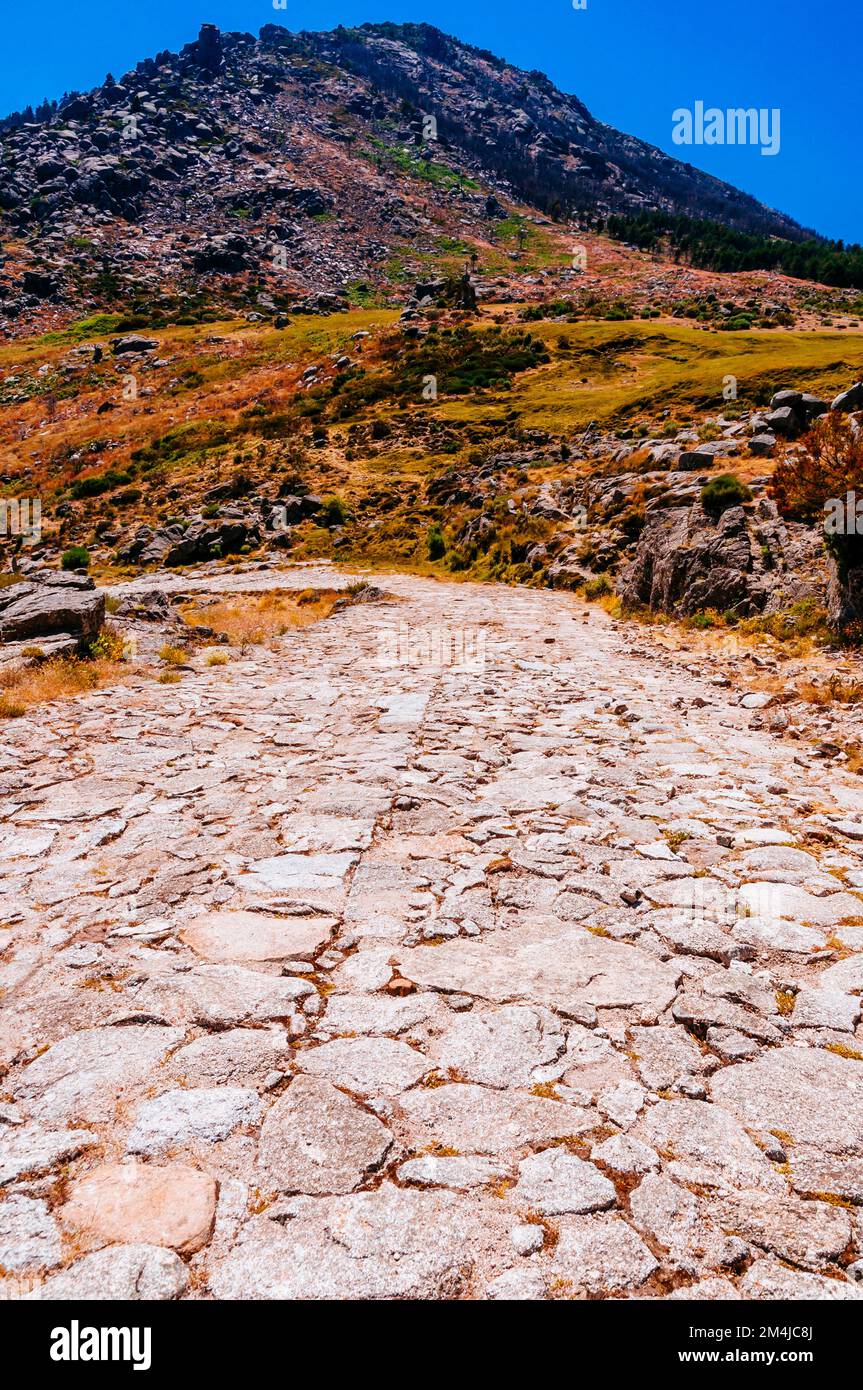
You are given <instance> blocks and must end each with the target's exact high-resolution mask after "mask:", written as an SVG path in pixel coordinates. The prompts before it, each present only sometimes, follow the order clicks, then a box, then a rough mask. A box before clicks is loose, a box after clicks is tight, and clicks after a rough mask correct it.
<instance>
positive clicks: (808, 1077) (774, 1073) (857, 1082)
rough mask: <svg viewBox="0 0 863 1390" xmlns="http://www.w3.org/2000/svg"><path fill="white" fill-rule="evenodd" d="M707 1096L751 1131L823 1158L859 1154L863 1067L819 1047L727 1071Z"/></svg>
mask: <svg viewBox="0 0 863 1390" xmlns="http://www.w3.org/2000/svg"><path fill="white" fill-rule="evenodd" d="M711 1092H712V1095H713V1100H714V1102H715V1106H717V1105H718V1106H722V1107H723V1109H725V1110H726V1111H728V1112H729V1113H730V1114H732V1115H735V1116H737V1118H738V1119H739V1120H741V1121H742V1122H743V1124H744V1125H746V1126H747V1128H749V1129H751V1130H771V1131H777V1132H780V1133H783V1134H787V1135H790V1137H791V1140H792V1141H793V1143H795V1144H803V1143H806V1144H812V1145H814V1146H816V1147H817V1148H818V1149H820V1150H821V1151H822V1152H826V1153H832V1154H842V1155H851V1154H863V1062H859V1061H855V1060H854V1059H853V1058H850V1057H837V1056H836V1054H835V1053H832V1052H826V1051H823V1050H821V1049H819V1048H807V1047H791V1048H782V1049H781V1050H779V1051H771V1052H768V1053H766V1054H765V1056H763V1057H759V1058H758V1059H757V1060H756V1061H754V1062H743V1063H741V1064H740V1065H739V1066H736V1067H725V1068H724V1069H723V1070H722V1071H720V1072H719V1073H718V1074H717V1075H716V1076H715V1077H714V1078H713V1081H712V1083H711ZM715 1106H714V1109H715ZM755 1186H760V1184H755Z"/></svg>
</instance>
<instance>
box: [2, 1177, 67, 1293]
mask: <svg viewBox="0 0 863 1390" xmlns="http://www.w3.org/2000/svg"><path fill="white" fill-rule="evenodd" d="M61 1254H62V1251H61V1247H60V1235H59V1232H58V1230H57V1223H56V1222H55V1221H54V1218H53V1217H52V1216H51V1214H50V1212H49V1211H48V1205H47V1203H46V1202H43V1201H41V1200H40V1199H38V1198H35V1197H25V1196H24V1195H23V1194H19V1193H14V1192H13V1193H12V1194H10V1196H8V1197H7V1198H6V1199H5V1201H2V1202H0V1268H2V1269H4V1270H6V1271H11V1272H16V1273H17V1272H18V1271H21V1270H28V1269H51V1268H53V1266H54V1265H57V1264H59V1263H60V1258H61Z"/></svg>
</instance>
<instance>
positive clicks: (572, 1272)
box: [552, 1216, 658, 1295]
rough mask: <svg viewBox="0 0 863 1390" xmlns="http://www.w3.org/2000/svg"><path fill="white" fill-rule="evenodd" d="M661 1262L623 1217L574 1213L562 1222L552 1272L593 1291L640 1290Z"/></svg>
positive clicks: (574, 1287)
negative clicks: (641, 1285)
mask: <svg viewBox="0 0 863 1390" xmlns="http://www.w3.org/2000/svg"><path fill="white" fill-rule="evenodd" d="M657 1268H658V1262H657V1260H656V1259H655V1257H654V1256H653V1255H652V1254H651V1253H650V1251H649V1250H648V1248H647V1246H646V1245H645V1244H644V1242H643V1241H642V1240H640V1239H639V1237H638V1236H637V1235H636V1233H635V1231H633V1229H632V1227H631V1226H629V1225H628V1224H627V1223H626V1221H624V1220H623V1218H622V1217H620V1216H572V1217H566V1218H565V1219H564V1220H563V1221H561V1223H560V1238H559V1240H558V1243H557V1246H556V1249H555V1252H554V1259H553V1261H552V1272H553V1274H554V1275H555V1276H556V1277H557V1278H558V1279H562V1280H565V1281H566V1282H567V1283H570V1284H572V1286H573V1289H574V1290H575V1289H583V1290H584V1291H585V1292H586V1293H590V1294H606V1295H607V1294H612V1293H618V1292H621V1291H623V1290H626V1289H636V1288H638V1286H639V1285H640V1284H643V1283H644V1281H645V1279H649V1278H650V1276H651V1274H653V1273H654V1271H655V1270H656V1269H657Z"/></svg>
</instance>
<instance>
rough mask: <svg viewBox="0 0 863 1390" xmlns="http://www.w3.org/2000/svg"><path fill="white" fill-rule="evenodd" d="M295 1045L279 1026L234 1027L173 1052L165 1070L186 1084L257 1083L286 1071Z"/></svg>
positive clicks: (232, 1084) (209, 1035)
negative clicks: (271, 1075) (274, 1072)
mask: <svg viewBox="0 0 863 1390" xmlns="http://www.w3.org/2000/svg"><path fill="white" fill-rule="evenodd" d="M290 1061H291V1049H290V1046H289V1043H288V1039H287V1037H286V1035H285V1033H284V1032H283V1031H282V1030H281V1029H279V1028H272V1029H269V1028H231V1029H229V1030H227V1031H226V1032H223V1033H212V1034H205V1035H204V1036H203V1037H201V1038H196V1039H195V1041H194V1042H190V1043H187V1044H186V1046H185V1047H180V1048H178V1049H177V1051H176V1052H174V1053H173V1054H172V1056H171V1057H170V1059H169V1061H168V1062H167V1063H166V1064H165V1071H166V1072H167V1073H168V1074H169V1075H170V1076H171V1077H173V1078H175V1079H176V1080H178V1081H180V1082H181V1083H182V1084H183V1085H184V1086H255V1085H260V1084H261V1082H263V1081H264V1080H265V1078H266V1077H268V1076H269V1075H270V1073H271V1072H273V1071H284V1070H286V1069H287V1068H288V1066H289V1065H290Z"/></svg>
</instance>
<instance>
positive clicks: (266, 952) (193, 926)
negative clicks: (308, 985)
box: [180, 911, 336, 964]
mask: <svg viewBox="0 0 863 1390" xmlns="http://www.w3.org/2000/svg"><path fill="white" fill-rule="evenodd" d="M335 924H336V919H335V918H333V917H318V918H303V917H272V916H267V915H266V914H265V913H262V912H237V911H234V912H207V913H205V914H204V915H203V916H201V917H194V918H193V919H192V920H191V921H190V922H188V923H187V924H186V925H185V926H184V927H183V929H182V930H181V932H180V936H181V938H182V939H183V941H185V943H186V945H187V946H191V948H192V950H193V951H194V952H195V953H196V955H199V956H202V957H203V959H204V960H208V961H212V962H214V963H218V964H225V963H231V962H237V961H267V960H273V961H278V960H312V959H313V958H314V956H315V955H316V954H317V952H318V951H319V950H320V949H321V947H322V946H324V945H325V944H326V942H327V941H328V939H329V935H330V932H331V930H332V928H333V927H334V926H335Z"/></svg>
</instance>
